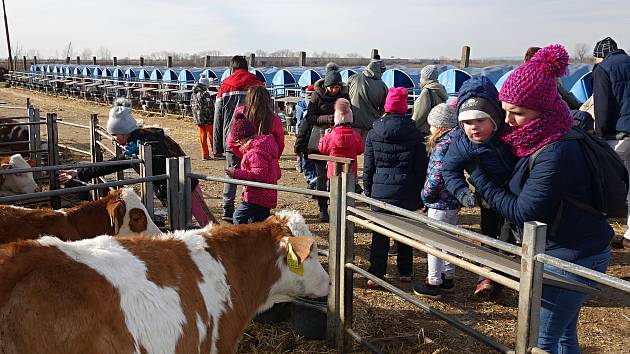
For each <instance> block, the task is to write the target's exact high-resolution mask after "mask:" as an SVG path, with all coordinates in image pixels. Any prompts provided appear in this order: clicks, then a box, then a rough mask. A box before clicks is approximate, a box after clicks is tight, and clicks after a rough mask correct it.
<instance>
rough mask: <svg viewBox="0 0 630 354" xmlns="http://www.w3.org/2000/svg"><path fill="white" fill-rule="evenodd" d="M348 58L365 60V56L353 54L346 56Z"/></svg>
mask: <svg viewBox="0 0 630 354" xmlns="http://www.w3.org/2000/svg"><path fill="white" fill-rule="evenodd" d="M346 58H363V55H361V54H359V53H355V52H353V53H348V54H346Z"/></svg>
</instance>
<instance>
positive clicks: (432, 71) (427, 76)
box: [420, 65, 438, 80]
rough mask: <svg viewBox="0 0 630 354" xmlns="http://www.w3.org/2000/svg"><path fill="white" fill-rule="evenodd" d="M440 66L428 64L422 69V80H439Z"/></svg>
mask: <svg viewBox="0 0 630 354" xmlns="http://www.w3.org/2000/svg"><path fill="white" fill-rule="evenodd" d="M437 78H438V68H437V66H435V65H427V66H425V67H424V68H422V70H420V79H421V80H437Z"/></svg>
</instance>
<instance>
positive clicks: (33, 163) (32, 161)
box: [26, 159, 37, 167]
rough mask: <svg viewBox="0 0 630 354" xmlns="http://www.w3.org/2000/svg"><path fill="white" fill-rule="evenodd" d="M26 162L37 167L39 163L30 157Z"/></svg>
mask: <svg viewBox="0 0 630 354" xmlns="http://www.w3.org/2000/svg"><path fill="white" fill-rule="evenodd" d="M26 163H27V164H28V165H29V166H31V167H35V166H36V165H37V164H36V163H35V161H34V160H30V159H29V160H26Z"/></svg>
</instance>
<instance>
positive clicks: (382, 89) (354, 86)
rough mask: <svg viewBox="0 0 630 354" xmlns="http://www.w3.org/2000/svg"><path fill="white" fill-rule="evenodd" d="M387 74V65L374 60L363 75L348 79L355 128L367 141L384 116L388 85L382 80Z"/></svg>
mask: <svg viewBox="0 0 630 354" xmlns="http://www.w3.org/2000/svg"><path fill="white" fill-rule="evenodd" d="M383 72H385V63H383V61H382V60H380V59H372V60H371V61H370V63H369V64H368V66H367V67H365V70H363V72H362V73H360V74H356V75H352V76H351V77H350V79H348V88H349V92H350V103H351V104H352V113H353V114H354V123H353V126H354V128H355V129H356V131H357V132H358V133H359V134H360V135H361V138H362V139H363V140H365V137H366V136H367V132H368V131H369V130H370V129H372V124H373V123H374V121H375V120H377V119H379V118H380V117H381V116H382V115H383V106H384V105H385V98H386V97H387V85H385V83H384V82H383V80H382V79H381V75H383Z"/></svg>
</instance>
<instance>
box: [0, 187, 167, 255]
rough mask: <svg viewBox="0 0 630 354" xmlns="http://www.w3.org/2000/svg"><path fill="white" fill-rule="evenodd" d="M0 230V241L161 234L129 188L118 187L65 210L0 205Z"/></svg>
mask: <svg viewBox="0 0 630 354" xmlns="http://www.w3.org/2000/svg"><path fill="white" fill-rule="evenodd" d="M0 230H1V231H0V243H7V242H13V241H17V240H28V239H35V238H38V237H40V236H42V235H50V236H56V237H58V238H60V239H62V240H65V241H75V240H81V239H84V238H92V237H96V236H99V235H120V236H127V235H138V234H145V235H157V234H160V233H161V231H160V229H159V228H158V227H157V226H156V225H155V223H153V220H151V217H150V216H149V214H148V213H147V210H146V208H145V207H144V205H143V204H142V201H141V200H140V197H138V195H137V194H136V193H135V192H134V191H133V189H131V188H125V189H119V190H116V191H113V192H110V193H109V194H108V195H107V196H105V197H104V198H101V199H99V200H96V201H92V202H87V203H83V204H81V205H78V206H76V207H73V208H68V209H60V210H52V209H27V208H22V207H16V206H10V205H0Z"/></svg>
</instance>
